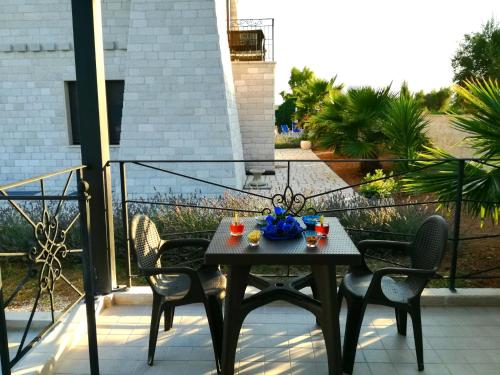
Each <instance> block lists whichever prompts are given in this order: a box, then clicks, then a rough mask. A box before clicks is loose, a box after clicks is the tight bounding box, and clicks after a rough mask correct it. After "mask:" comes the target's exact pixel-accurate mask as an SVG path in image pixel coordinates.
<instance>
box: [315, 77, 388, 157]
mask: <svg viewBox="0 0 500 375" xmlns="http://www.w3.org/2000/svg"><path fill="white" fill-rule="evenodd" d="M389 89H390V87H386V88H383V89H379V90H375V89H373V88H372V87H361V88H351V89H349V90H348V91H347V93H346V94H340V93H339V94H337V95H335V96H333V97H332V99H331V100H329V101H326V102H325V103H324V104H323V106H322V107H321V110H320V111H319V113H318V114H316V115H314V116H313V117H312V118H311V125H312V126H311V128H312V129H311V130H310V133H309V136H310V137H311V138H312V139H313V140H316V141H318V143H319V144H320V145H322V146H324V147H332V148H334V149H339V150H340V152H341V153H342V154H344V155H347V156H350V157H353V158H376V157H377V156H378V154H379V152H380V149H379V147H380V146H381V144H382V143H383V142H384V141H385V137H384V134H383V133H382V129H381V127H382V118H383V113H384V111H385V109H386V107H387V105H388V104H389V101H390V94H389Z"/></svg>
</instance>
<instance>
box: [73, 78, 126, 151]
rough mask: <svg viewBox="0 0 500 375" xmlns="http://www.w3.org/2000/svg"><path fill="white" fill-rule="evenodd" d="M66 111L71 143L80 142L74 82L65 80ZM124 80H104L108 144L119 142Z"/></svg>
mask: <svg viewBox="0 0 500 375" xmlns="http://www.w3.org/2000/svg"><path fill="white" fill-rule="evenodd" d="M66 87H67V93H68V104H69V107H68V112H69V118H70V130H71V144H73V145H79V144H80V124H79V121H78V100H77V92H76V82H75V81H68V82H66ZM124 88H125V81H106V104H107V107H108V130H109V144H111V145H119V144H120V133H121V128H122V109H123V90H124Z"/></svg>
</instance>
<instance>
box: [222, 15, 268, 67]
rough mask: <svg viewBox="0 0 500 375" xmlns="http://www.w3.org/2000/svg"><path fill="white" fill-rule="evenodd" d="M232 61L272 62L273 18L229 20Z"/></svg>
mask: <svg viewBox="0 0 500 375" xmlns="http://www.w3.org/2000/svg"><path fill="white" fill-rule="evenodd" d="M228 38H229V50H230V52H231V60H232V61H274V18H261V19H236V20H231V22H230V25H229V30H228Z"/></svg>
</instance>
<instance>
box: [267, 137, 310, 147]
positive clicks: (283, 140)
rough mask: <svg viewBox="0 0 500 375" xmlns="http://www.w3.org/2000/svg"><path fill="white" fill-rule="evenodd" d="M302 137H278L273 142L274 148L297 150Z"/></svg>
mask: <svg viewBox="0 0 500 375" xmlns="http://www.w3.org/2000/svg"><path fill="white" fill-rule="evenodd" d="M303 139H304V138H303V137H293V136H290V135H282V134H280V135H278V136H277V137H276V139H275V140H274V148H299V147H300V141H301V140H303Z"/></svg>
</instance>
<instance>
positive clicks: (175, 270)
mask: <svg viewBox="0 0 500 375" xmlns="http://www.w3.org/2000/svg"><path fill="white" fill-rule="evenodd" d="M139 273H140V274H141V275H142V276H157V275H178V274H184V275H187V276H189V277H190V278H193V277H195V278H198V274H197V272H196V270H194V269H192V268H189V267H158V268H142V267H139Z"/></svg>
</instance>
